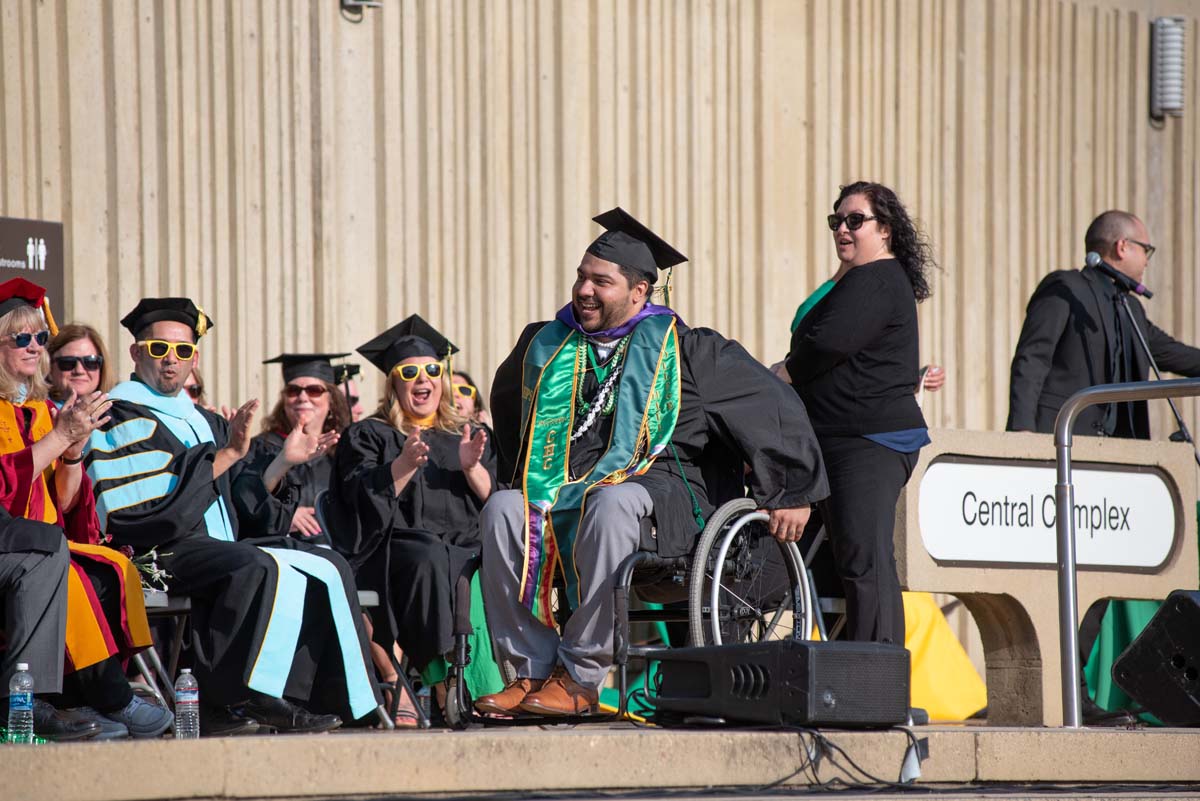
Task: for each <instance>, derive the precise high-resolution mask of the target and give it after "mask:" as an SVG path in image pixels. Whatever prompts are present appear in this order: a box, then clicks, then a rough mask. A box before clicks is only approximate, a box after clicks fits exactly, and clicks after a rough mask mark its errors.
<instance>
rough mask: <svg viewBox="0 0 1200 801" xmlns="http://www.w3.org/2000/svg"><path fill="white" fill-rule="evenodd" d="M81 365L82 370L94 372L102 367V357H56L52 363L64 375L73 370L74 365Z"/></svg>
mask: <svg viewBox="0 0 1200 801" xmlns="http://www.w3.org/2000/svg"><path fill="white" fill-rule="evenodd" d="M81 362H82V363H83V369H84V370H87V371H89V372H95V371H96V370H99V369H100V368H101V367H103V366H104V357H102V356H56V357H55V358H54V363H55V364H56V365H58V369H59V370H62V371H63V372H64V373H69V372H71V371H72V370H74V369H75V365H77V364H79V363H81Z"/></svg>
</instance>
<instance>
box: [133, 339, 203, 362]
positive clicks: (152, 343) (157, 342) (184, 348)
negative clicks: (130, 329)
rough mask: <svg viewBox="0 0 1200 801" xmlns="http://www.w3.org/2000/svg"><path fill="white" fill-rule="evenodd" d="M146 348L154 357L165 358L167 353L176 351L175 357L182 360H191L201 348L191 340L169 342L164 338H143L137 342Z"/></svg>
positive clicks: (151, 356)
mask: <svg viewBox="0 0 1200 801" xmlns="http://www.w3.org/2000/svg"><path fill="white" fill-rule="evenodd" d="M136 344H138V345H141V346H142V347H144V348H145V349H146V352H147V353H149V354H150V358H152V359H165V358H167V354H168V353H171V352H172V351H174V352H175V358H176V359H178V360H179V361H181V362H186V361H191V360H192V358H193V357H194V356H195V355H196V351H198V350H200V348H199V347H198V346H197V345H194V344H192V343H191V342H167V341H166V340H162V339H141V340H138V342H137V343H136Z"/></svg>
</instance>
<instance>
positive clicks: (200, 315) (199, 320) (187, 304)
mask: <svg viewBox="0 0 1200 801" xmlns="http://www.w3.org/2000/svg"><path fill="white" fill-rule="evenodd" d="M164 320H169V321H171V322H173V323H183V324H184V325H186V326H188V327H190V328H191V329H192V330H193V331H195V332H196V339H199V338H200V337H202V336H204V335H205V334H207V333H208V330H209V329H210V328H212V327H213V320H212V318H211V317H209V316H208V315H207V314H205V313H204V310H203V309H201V308H200V307H199V306H197V305H196V304H195V303H192V301H191V298H142V299H141V300H139V301H138V305H136V306H134V307H133V311H131V312H130V313H129V314H127V315H125V316H124V317H122V318H121V325H123V326H125V328H126V329H128V331H129V333H131V334H133V335H134V336H135V337H136V336H137V335H138V333H139V332H140V331H141V330H142V329H144V328H145V327H146V326H148V325H153V324H154V323H161V322H162V321H164Z"/></svg>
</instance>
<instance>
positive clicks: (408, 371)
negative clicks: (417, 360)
mask: <svg viewBox="0 0 1200 801" xmlns="http://www.w3.org/2000/svg"><path fill="white" fill-rule="evenodd" d="M422 368H424V370H425V375H427V376H429V377H430V378H441V377H442V363H441V362H430V363H429V364H398V365H396V368H395V369H394V370H392V372H393V373H395V374H396V375H398V376H400V380H401V381H416V380H417V376H419V375H420V374H421V369H422Z"/></svg>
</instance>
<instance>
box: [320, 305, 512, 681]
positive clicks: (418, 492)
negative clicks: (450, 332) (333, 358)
mask: <svg viewBox="0 0 1200 801" xmlns="http://www.w3.org/2000/svg"><path fill="white" fill-rule="evenodd" d="M456 351H457V348H455V347H454V345H453V344H451V343H450V342H449V341H448V340H447V339H446V338H445V337H444V336H443V335H442V334H441V333H440V332H438V331H437V330H436V329H434V328H433V327H432V326H430V325H429V324H428V323H426V322H425V321H424V320H422V319H421V318H420V317H418V316H417V315H413V316H411V317H409V318H408V319H406V320H405V321H404V322H402V323H399V324H398V325H396V326H393V327H392V328H391V329H389V330H388V331H386V332H384V333H383V334H381V335H379V336H378V337H376V338H375V339H373V340H371V341H370V342H368V343H367V344H365V345H363V346H362V347H361V348H359V349H358V352H359V353H361V354H362V355H363V356H365V357H366V358H367V359H368V360H370V361H371V363H372V364H374V365H375V366H376V367H378V368H379V370H380V371H381V372H382V373H384V374H385V375H386V376H387V383H386V388H385V390H384V397H383V400H382V401H381V402H380V405H379V408H378V409H377V410H376V411H375V414H374V415H372V416H371V417H369V418H367V419H366V420H362V421H360V422H358V423H355V424H353V425H351V426H350V427H349V428H347V429H346V431H345V432H344V434H343V435H342V439H341V441H340V443H339V445H338V451H337V454H336V455H335V457H334V478H333V483H332V485H331V488H330V495H331V503H330V509H329V521H328V522H329V526H330V535H331V536H332V537H333V541H334V547H336V548H338V549H339V550H340V551H341V552H342V553H343V554H345V555H346V556H347V558H349V559H350V562H351V564H352V565H353V566H354V568H355V570H356V574H357V579H358V585H359V587H360V588H363V589H373V590H375V591H377V592H378V593H379V596H380V598H381V599H387V602H386V603H385V604H384V607H385V609H384V615H385V616H386V620H384V621H380V620H377V621H376V622H375V633H374V637H375V640H376V642H378V643H379V644H380V645H382V646H383V647H384V648H390V647H391V645H392V641H393V640H394V641H395V642H396V643H397V644H398V645H399V646H400V648H402V649H403V651H404V653H405V654H407V655H408V658H409V661H410V662H411V663H412V665H413V666H415V667H416V668H417V669H418V670H419V671H420V672H421V677H422V681H423V683H424V684H426V685H427V686H429V685H433V686H435V687H439V688H440V687H441V683H442V682H443V680H444V679H445V676H446V661H445V659H444V656H445V655H446V654H448V653H450V652H451V650H452V648H453V644H454V639H453V621H454V617H453V613H454V597H453V589H454V585H455V583H456V582H455V579H456V578H457V576H458V575H460V573H461V572H462V570H463V567H464V565H465V564H466V562H467V561H468V560H469V559H470V558H471V557H473V556H474V555H477V554H478V553H479V552H480V540H479V512H480V510H481V509H482V508H483V504H484V502H485V501H486V500H487V499H488V497H489V496H490V495H491V493H492V492H493V491H494V490H495V488H496V461H495V455H494V451H493V449H492V442H491V436H490V435H489V434H488V432H487V430H486V429H484V428H482V427H479V426H477V425H475V424H472V423H471V422H470V421H468V420H466V419H464V418H463V417H462V416H461V415H460V414H459V413H458V411H457V410H456V408H455V405H454V398H453V392H452V384H451V382H450V375H451V373H450V369H449V359H450V357H451V355H452V354H453V353H455V352H456ZM472 620H473V621H474V622H475V642H473V643H472V648H471V656H472V662H471V668H470V669H469V670H468V675H467V685H468V689H469V690H470V691H471V692H472V693H473V694H475V695H476V696H478V695H480V694H486V693H490V692H494V691H495V690H496V689H499V688H500V687H501V686H503V682H502V681H501V680H500V675H499V670H498V669H497V667H496V665H495V662H494V661H493V659H492V652H491V642H490V640H489V639H488V638H487V629H486V623H485V619H484V615H483V601H482V596H481V595H480V594H479V593H478V589H477V587H476V588H475V592H474V593H473V602H472ZM440 694H441V690H440V689H439V695H440Z"/></svg>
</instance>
